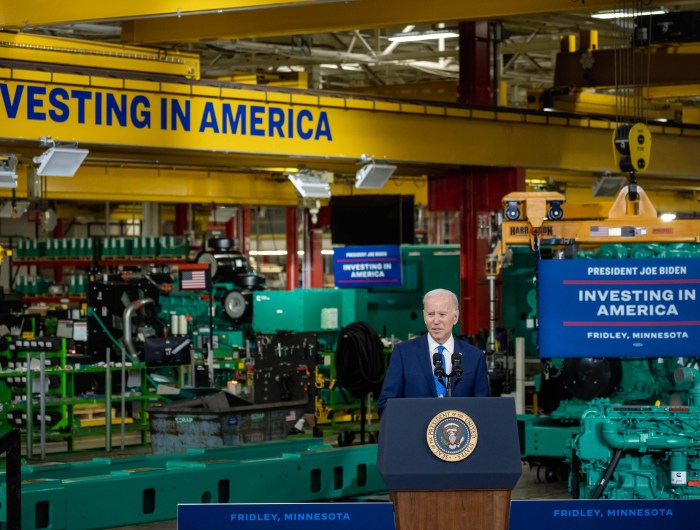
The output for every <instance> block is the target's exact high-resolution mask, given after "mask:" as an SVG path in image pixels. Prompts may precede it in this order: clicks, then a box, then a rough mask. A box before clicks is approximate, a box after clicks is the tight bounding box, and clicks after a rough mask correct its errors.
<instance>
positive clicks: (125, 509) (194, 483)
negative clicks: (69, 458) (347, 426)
mask: <svg viewBox="0 0 700 530" xmlns="http://www.w3.org/2000/svg"><path fill="white" fill-rule="evenodd" d="M376 459H377V447H376V445H366V446H355V447H347V448H333V447H331V446H329V445H326V444H324V443H323V441H322V440H320V439H311V438H303V439H299V440H292V441H278V442H266V443H262V444H256V445H243V446H237V447H229V448H224V449H199V450H195V449H190V450H189V451H187V452H186V453H180V454H174V455H173V454H168V455H146V456H130V457H124V458H93V459H92V460H91V461H86V462H78V463H46V464H40V465H28V466H23V467H22V494H21V502H22V510H21V515H22V528H23V529H24V530H38V529H41V528H51V529H52V530H89V529H98V528H113V527H118V526H125V525H132V524H143V523H150V522H155V521H164V520H170V519H175V518H176V517H177V505H178V504H182V503H229V502H236V503H241V502H242V503H260V502H318V501H324V500H332V499H339V498H346V497H356V496H363V495H368V494H373V493H379V492H384V491H386V489H387V488H386V484H385V483H384V481H383V480H382V478H381V476H380V475H379V472H378V471H377V468H376ZM8 478H9V477H8V476H7V474H6V473H2V474H0V499H5V498H7V497H6V496H7V494H8V493H9V491H8ZM7 518H8V513H7V504H5V503H4V502H3V503H2V505H1V506H0V522H2V523H3V526H4V523H5V522H7V520H8V519H7Z"/></svg>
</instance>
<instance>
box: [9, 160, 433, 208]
mask: <svg viewBox="0 0 700 530" xmlns="http://www.w3.org/2000/svg"><path fill="white" fill-rule="evenodd" d="M27 169H28V168H27V166H26V165H24V166H22V167H20V168H18V176H19V178H18V183H19V185H18V187H17V190H16V192H17V196H18V197H26V196H27V194H28V192H27V178H26V172H27ZM44 178H45V179H46V189H45V193H46V197H47V198H48V199H50V200H58V201H66V200H71V201H114V202H127V203H131V202H133V203H142V202H158V203H173V204H176V203H192V204H196V203H203V204H206V203H212V202H213V203H216V204H241V205H255V206H294V205H296V204H297V203H298V202H299V196H298V194H297V192H296V190H295V189H294V186H292V184H291V183H289V182H288V181H287V179H286V177H284V176H281V175H279V174H277V175H275V174H271V173H264V172H256V173H244V172H240V171H225V170H221V169H209V170H208V169H202V168H196V167H182V168H177V169H175V168H153V167H143V166H142V167H139V166H131V167H118V166H96V165H87V166H82V167H81V168H80V170H79V171H78V172H77V173H76V175H75V176H74V177H72V178H65V177H44ZM377 191H378V190H371V189H363V190H358V189H355V188H354V186H353V182H351V181H349V180H348V181H342V182H341V181H338V182H335V183H333V184H331V192H332V194H333V195H366V194H371V193H376V192H377ZM381 193H382V194H389V195H399V194H401V195H413V196H414V198H415V202H416V204H424V205H425V204H428V185H427V177H417V178H416V177H412V178H402V177H394V178H392V179H391V180H390V181H389V182H387V184H386V186H384V188H383V189H382V190H381ZM0 196H4V197H9V196H10V190H6V189H5V190H2V191H1V192H0Z"/></svg>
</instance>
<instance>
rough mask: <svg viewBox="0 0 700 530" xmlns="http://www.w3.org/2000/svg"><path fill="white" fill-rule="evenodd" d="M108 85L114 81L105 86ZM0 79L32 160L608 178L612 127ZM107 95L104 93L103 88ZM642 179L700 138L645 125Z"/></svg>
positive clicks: (294, 97) (693, 160)
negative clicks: (57, 154) (64, 150)
mask: <svg viewBox="0 0 700 530" xmlns="http://www.w3.org/2000/svg"><path fill="white" fill-rule="evenodd" d="M108 81H110V82H112V81H113V80H108ZM118 82H119V83H120V88H103V87H104V86H106V85H107V83H106V82H105V81H103V80H102V79H101V78H95V77H89V76H78V75H65V74H60V75H59V74H51V73H47V72H33V71H21V70H14V69H13V70H2V69H0V148H2V149H10V151H9V152H13V151H18V152H19V154H22V155H23V156H25V157H27V158H29V157H30V155H31V154H32V153H28V150H29V149H30V148H31V149H32V150H33V154H38V152H37V151H38V147H37V145H38V139H39V138H40V137H42V136H47V135H50V136H52V137H53V138H54V140H57V141H77V142H79V143H80V145H81V146H82V147H87V148H88V149H90V151H91V154H90V157H89V158H88V163H90V162H91V160H92V161H95V160H97V159H98V158H99V159H101V160H105V159H109V160H115V161H117V162H131V163H133V162H137V161H139V162H143V163H159V164H174V165H180V166H181V165H190V166H192V165H205V166H206V167H208V168H216V167H220V168H224V169H227V170H229V171H234V170H235V169H236V168H238V170H239V171H240V170H241V168H249V169H250V168H260V167H270V166H277V167H290V166H299V165H302V164H304V165H313V166H314V167H315V168H317V169H327V170H329V171H334V172H337V173H343V174H345V175H354V174H355V172H356V170H357V165H356V164H357V161H358V160H359V158H360V156H361V155H362V154H366V155H369V156H372V157H374V158H376V159H386V160H388V161H390V162H393V163H396V164H398V165H399V171H398V172H397V174H400V175H406V176H411V175H422V174H439V173H440V172H441V171H447V170H450V169H454V168H455V167H459V166H466V165H477V166H499V167H525V168H540V169H552V170H576V171H597V172H599V171H605V170H610V171H614V170H615V169H616V168H615V162H614V159H613V155H612V152H611V147H610V138H611V135H612V130H613V129H614V127H615V124H614V123H612V122H608V121H600V120H592V119H586V118H575V119H574V118H564V117H561V116H556V115H551V114H549V113H543V114H536V113H526V112H523V111H515V110H511V111H507V110H501V109H499V110H498V111H495V110H481V109H468V108H462V107H456V106H442V105H440V104H438V103H432V104H428V103H426V104H415V103H410V102H399V101H389V100H375V99H367V98H361V97H351V96H347V97H344V96H340V95H337V94H334V95H327V94H325V93H322V92H319V93H311V92H305V91H294V90H284V91H282V90H279V89H277V90H275V89H272V88H258V89H254V88H250V89H240V88H232V87H226V86H220V85H217V86H210V85H204V84H184V83H177V84H176V83H152V82H130V81H118ZM107 86H109V85H107ZM651 129H652V133H653V135H654V150H653V152H652V156H651V164H650V167H649V170H648V171H647V173H646V174H647V175H660V176H668V177H678V178H681V177H693V178H697V177H698V175H699V173H698V168H700V149H698V148H697V146H698V143H699V140H700V131H698V130H697V129H687V128H686V129H679V128H677V127H667V126H661V125H653V126H651Z"/></svg>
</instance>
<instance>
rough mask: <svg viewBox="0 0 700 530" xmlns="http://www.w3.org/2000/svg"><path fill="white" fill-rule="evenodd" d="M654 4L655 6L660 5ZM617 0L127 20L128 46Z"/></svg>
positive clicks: (370, 4)
mask: <svg viewBox="0 0 700 530" xmlns="http://www.w3.org/2000/svg"><path fill="white" fill-rule="evenodd" d="M660 3H661V2H658V1H657V0H652V2H651V4H653V5H656V4H660ZM617 6H618V2H616V1H615V0H587V1H586V2H585V3H584V2H571V1H562V0H526V1H521V0H499V1H498V2H484V1H483V0H433V1H432V2H430V5H429V6H427V5H426V3H425V1H424V0H355V1H352V2H345V3H330V4H315V5H298V6H281V7H279V8H276V9H271V10H270V11H269V13H265V16H260V13H256V12H255V11H235V12H229V13H221V14H209V15H197V16H193V17H182V18H179V19H178V18H173V17H171V18H167V19H163V20H152V19H145V18H142V19H139V20H134V21H128V22H125V23H124V25H123V33H122V38H123V39H124V40H125V41H126V42H137V43H155V42H170V41H172V40H173V39H176V40H177V41H178V42H183V41H198V40H207V39H233V38H250V37H260V36H271V35H294V34H300V33H301V34H304V33H318V32H325V31H342V30H353V29H358V28H363V29H364V28H381V27H386V26H392V25H402V24H414V23H417V22H435V21H449V20H478V19H493V18H502V17H507V16H513V15H524V14H536V13H558V12H566V11H578V12H582V11H583V12H586V11H596V10H600V9H614V8H616V7H617Z"/></svg>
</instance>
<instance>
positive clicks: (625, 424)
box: [487, 187, 700, 498]
mask: <svg viewBox="0 0 700 530" xmlns="http://www.w3.org/2000/svg"><path fill="white" fill-rule="evenodd" d="M636 191H637V195H638V196H637V197H636V198H634V199H632V198H631V197H630V196H629V195H630V194H629V193H628V192H629V189H628V188H627V187H625V188H623V190H622V191H621V192H620V194H619V195H618V197H617V199H616V201H615V202H614V203H613V205H612V207H611V208H610V211H609V212H608V213H607V215H605V214H604V213H603V214H601V212H597V213H596V212H595V211H593V210H594V209H595V208H593V207H583V206H581V207H579V209H578V210H577V208H576V206H574V205H569V206H567V207H563V204H564V202H565V198H564V197H563V196H562V195H560V194H556V193H518V194H509V195H508V196H506V197H505V198H504V200H503V203H504V212H503V217H504V220H503V222H502V226H501V231H500V239H499V240H498V242H496V244H495V245H494V250H493V253H492V255H491V256H490V261H489V263H488V266H487V276H488V278H489V280H490V282H491V283H492V284H493V285H494V287H495V281H496V278H500V279H501V280H502V282H503V293H504V295H503V296H504V300H503V306H504V311H503V314H504V317H505V318H504V322H503V324H504V326H505V327H506V328H508V329H515V330H516V334H517V335H520V336H521V337H523V339H524V340H522V341H521V342H520V346H521V347H520V348H519V350H520V351H518V352H517V354H518V355H517V356H516V362H515V365H516V367H517V368H518V370H517V371H518V373H516V374H515V380H516V381H517V383H518V385H517V386H518V387H519V388H518V392H516V399H517V403H518V404H517V405H516V407H517V408H518V412H519V416H518V420H519V427H520V429H519V432H520V437H521V450H522V457H523V459H525V460H527V461H529V462H530V463H531V465H532V468H533V472H534V474H535V476H536V478H537V479H540V480H553V479H555V478H556V476H557V474H558V473H559V472H561V471H562V470H563V469H564V468H565V466H564V464H567V466H566V467H568V464H571V466H572V468H573V469H572V493H574V494H575V495H580V496H581V497H585V498H590V497H592V496H593V491H594V490H595V489H596V484H598V483H599V482H600V478H601V476H602V475H603V474H604V473H605V470H606V469H608V467H609V464H610V463H611V461H612V459H613V457H614V453H615V447H614V446H610V447H607V446H605V443H606V442H605V441H604V440H601V439H600V427H596V426H595V425H594V424H595V422H596V420H595V419H594V418H600V417H605V418H614V419H609V420H605V421H607V422H608V423H606V425H613V424H614V425H616V429H618V430H617V431H616V432H617V433H618V434H617V436H621V437H624V436H626V435H627V434H629V433H633V434H634V435H637V436H638V437H639V438H640V439H645V438H646V437H649V436H657V435H658V436H671V435H673V436H676V434H677V432H678V431H677V430H674V429H676V426H677V425H680V424H684V425H692V422H693V421H695V429H697V412H698V411H697V409H695V408H693V407H690V408H687V405H689V404H691V405H692V404H693V401H692V394H693V392H695V391H694V390H692V389H689V388H688V383H687V381H686V378H685V377H681V378H680V379H679V378H678V376H677V375H676V377H675V378H674V374H677V373H678V370H679V369H681V370H683V373H684V374H685V373H686V371H687V370H691V369H692V367H693V366H695V365H696V363H697V361H698V360H697V359H696V358H692V357H690V356H689V355H688V352H685V351H684V352H683V355H684V356H683V357H678V355H679V353H680V352H677V351H674V350H673V349H672V347H671V348H670V349H668V350H667V351H663V352H658V353H654V354H653V355H651V356H649V355H648V354H645V349H644V348H639V349H638V350H637V351H638V352H639V353H638V354H637V355H636V356H632V355H629V356H627V355H625V356H622V355H615V354H614V353H613V354H607V355H605V356H604V357H603V356H600V354H599V352H597V351H596V350H595V349H592V350H591V351H590V356H585V355H570V354H569V353H570V350H573V349H575V348H576V346H577V345H576V344H573V343H571V342H569V343H567V342H566V341H563V342H562V343H561V344H559V345H558V346H557V347H556V348H555V350H556V352H557V353H558V355H556V354H554V355H553V354H552V352H551V348H550V351H548V354H547V355H546V356H543V355H541V352H540V351H538V347H539V344H540V341H539V337H541V333H542V331H543V329H544V326H546V325H547V324H546V323H543V322H541V321H538V319H539V318H540V316H541V315H540V309H541V306H542V305H543V302H548V303H549V304H550V306H551V305H555V306H556V303H557V301H556V300H544V301H543V299H542V289H541V288H540V287H541V286H540V285H539V283H540V282H541V281H542V276H541V270H542V269H543V268H545V267H544V266H543V265H544V264H546V262H548V261H552V260H582V259H583V260H597V259H600V260H607V261H605V262H601V263H605V264H606V265H608V264H609V263H610V260H620V263H625V262H624V261H622V260H632V261H627V263H631V264H634V263H637V262H636V261H634V260H642V259H648V258H654V259H658V260H659V264H660V265H659V268H661V267H663V265H664V263H667V261H666V260H668V259H678V258H681V259H686V258H689V259H693V258H698V257H700V245H698V240H697V237H698V236H697V234H699V233H700V226H699V223H698V222H697V221H693V220H680V221H673V222H671V223H665V222H663V221H661V220H660V219H658V217H657V215H656V210H655V208H654V207H653V205H652V204H651V202H650V201H649V199H648V197H647V196H646V194H645V192H644V190H643V189H642V188H641V187H637V188H636ZM521 218H522V219H521ZM586 263H588V261H587V262H586ZM513 269H516V270H513ZM547 270H549V269H547ZM597 281H598V282H599V284H604V283H605V281H602V280H597ZM663 282H669V280H662V282H661V283H663ZM679 283H680V282H679ZM590 284H591V285H596V280H592V281H590ZM592 289H595V287H592ZM492 292H495V288H494V289H492ZM513 292H515V293H517V295H518V300H515V299H514V298H512V296H513V295H512V293H513ZM693 296H694V294H693ZM561 303H563V302H561ZM492 307H495V304H492ZM494 315H495V311H494ZM581 324H582V325H584V323H581ZM608 329H613V330H614V331H617V330H624V328H622V327H613V328H608ZM637 329H638V328H637ZM669 329H674V330H675V329H677V328H669ZM538 334H539V337H538ZM495 336H496V325H495V318H494V320H493V322H492V326H491V338H490V340H489V343H490V344H496V343H497V342H496V339H495ZM515 342H518V341H515ZM659 342H661V341H657V344H658V343H659ZM641 344H642V343H641V342H640V346H641ZM661 344H662V347H663V342H661ZM657 349H658V348H657ZM526 353H527V357H529V358H530V360H535V359H536V357H537V356H539V357H541V359H540V363H541V364H540V373H538V374H537V375H536V376H535V377H534V390H535V393H534V394H533V395H532V413H531V414H530V413H528V414H526V413H525V400H526V398H525V394H526V389H525V387H524V384H523V383H524V382H525V380H526V374H525V370H526V367H528V366H530V367H533V366H534V365H533V364H532V363H525V362H523V361H524V360H525V359H524V358H525V357H526ZM691 355H692V353H691ZM517 357H519V358H520V359H518V358H517ZM602 398H605V399H606V401H605V402H604V403H605V404H606V405H601V403H603V402H602V401H596V400H600V399H602ZM655 403H664V404H665V405H664V406H661V405H659V406H658V407H656V406H654V404H655ZM683 406H686V408H685V409H683V414H681V412H682V411H681V409H680V408H678V409H676V408H674V407H683ZM591 411H593V412H591ZM582 418H583V420H582ZM693 418H695V419H693ZM602 421H603V420H600V422H602ZM600 422H599V423H600ZM582 431H583V434H581V432H582ZM596 437H597V438H596ZM572 439H574V442H573V443H572ZM595 439H597V441H596V442H593V440H595ZM674 439H675V438H674ZM669 443H670V444H673V443H674V442H669ZM679 443H680V442H679ZM694 443H695V441H692V440H691V441H690V444H689V445H687V446H686V445H684V446H683V447H687V448H688V449H687V455H686V456H687V457H688V458H690V457H691V456H692V455H694V454H696V450H695V449H692V446H693V444H694ZM683 444H685V442H683ZM633 445H634V444H633ZM630 447H632V446H626V448H630ZM637 449H638V452H640V453H642V452H646V453H647V454H646V455H645V456H644V458H641V457H639V458H638V456H630V455H625V458H626V459H623V462H622V463H621V465H620V466H617V471H616V472H615V473H617V474H616V475H614V476H615V479H616V480H617V482H618V483H619V484H625V485H627V486H629V484H632V483H634V482H636V483H637V487H636V489H635V488H633V487H632V486H629V489H628V491H627V492H626V493H621V494H620V495H622V496H623V497H625V498H643V497H649V498H651V497H653V496H654V495H652V490H653V488H657V486H658V488H661V489H663V486H664V484H666V482H664V480H663V479H662V477H661V475H662V474H663V473H666V475H668V473H667V471H668V469H667V468H666V470H664V469H665V468H664V467H663V466H662V465H659V464H658V462H666V464H668V462H669V460H670V459H672V458H673V459H675V458H676V456H674V455H673V454H672V451H671V449H672V447H671V446H670V445H669V447H665V446H663V445H661V446H658V447H654V448H653V449H654V451H655V452H656V453H657V455H656V456H655V459H656V460H655V459H652V458H651V457H650V456H649V454H648V452H649V451H648V450H647V448H646V446H645V445H644V444H641V445H638V447H637ZM693 451H695V453H693ZM688 455H690V456H688ZM619 458H620V457H619V456H618V459H619ZM632 460H634V462H632ZM657 460H658V462H657ZM693 465H695V464H693ZM635 466H636V467H635ZM640 466H641V467H642V468H643V469H644V471H643V473H645V474H646V476H647V479H645V480H647V484H649V479H648V477H649V476H651V477H652V478H653V486H649V485H648V486H647V487H646V489H645V488H643V487H640V486H639V484H640V483H641V482H642V479H639V478H638V477H637V478H634V477H635V476H637V475H638V472H639V469H640ZM614 467H615V466H611V467H610V468H611V469H612V468H614ZM689 469H690V468H689ZM613 471H614V470H613ZM613 471H611V473H612V472H613ZM608 478H609V477H608ZM608 478H606V480H605V481H603V482H606V481H607V480H608ZM691 483H692V480H691ZM627 486H626V487H627ZM621 487H622V486H621ZM687 487H688V488H690V489H689V490H684V492H680V490H679V491H678V492H676V493H673V494H671V493H669V496H676V497H678V496H689V495H690V494H691V493H692V491H694V490H692V487H693V486H692V484H691V485H689V486H687ZM654 491H656V490H654ZM664 491H667V492H668V491H669V490H668V489H666V490H664ZM689 491H690V492H691V493H688V492H689ZM656 493H657V496H658V491H657V492H656ZM599 495H600V494H599ZM606 495H612V494H611V493H607V494H606Z"/></svg>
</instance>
